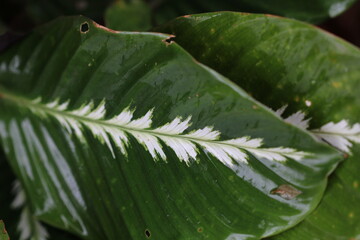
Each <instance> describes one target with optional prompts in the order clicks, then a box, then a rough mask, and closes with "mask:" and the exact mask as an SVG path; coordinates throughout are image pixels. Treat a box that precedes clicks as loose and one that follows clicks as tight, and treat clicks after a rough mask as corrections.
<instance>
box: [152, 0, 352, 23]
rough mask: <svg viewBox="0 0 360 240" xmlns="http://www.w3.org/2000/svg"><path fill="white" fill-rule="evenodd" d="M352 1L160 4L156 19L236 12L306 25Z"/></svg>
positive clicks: (253, 0) (229, 0)
mask: <svg viewBox="0 0 360 240" xmlns="http://www.w3.org/2000/svg"><path fill="white" fill-rule="evenodd" d="M355 1H356V0H302V1H298V0H271V1H269V0H182V1H173V0H164V1H162V2H161V4H159V6H158V9H157V11H156V13H157V19H158V20H159V22H164V21H166V20H170V19H171V18H175V17H178V16H181V15H184V14H193V13H203V12H213V11H224V10H226V11H240V12H252V13H271V14H276V15H280V16H284V17H289V18H296V19H299V20H303V21H309V22H321V21H323V20H325V19H327V18H333V17H335V16H337V15H339V14H341V13H342V12H344V11H345V10H346V9H347V8H349V7H350V6H351V5H352V4H353V3H354V2H355Z"/></svg>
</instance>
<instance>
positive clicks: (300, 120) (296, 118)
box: [275, 105, 311, 130]
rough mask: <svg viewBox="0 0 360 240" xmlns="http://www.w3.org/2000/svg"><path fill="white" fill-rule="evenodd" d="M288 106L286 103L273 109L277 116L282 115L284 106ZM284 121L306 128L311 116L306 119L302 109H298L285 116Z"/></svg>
mask: <svg viewBox="0 0 360 240" xmlns="http://www.w3.org/2000/svg"><path fill="white" fill-rule="evenodd" d="M287 107H288V105H284V106H282V107H281V108H279V109H278V110H276V111H275V113H276V114H277V115H278V116H279V117H282V115H283V114H284V112H285V110H286V108H287ZM283 119H284V121H285V122H287V123H290V124H292V125H295V126H297V127H299V128H301V129H304V130H306V129H308V128H309V122H310V119H311V118H308V119H306V114H305V113H304V112H302V111H298V112H296V113H294V114H291V115H290V116H289V117H287V118H283Z"/></svg>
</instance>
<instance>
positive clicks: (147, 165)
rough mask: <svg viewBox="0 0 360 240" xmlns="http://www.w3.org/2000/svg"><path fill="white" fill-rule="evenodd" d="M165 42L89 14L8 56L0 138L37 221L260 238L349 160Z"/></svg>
mask: <svg viewBox="0 0 360 240" xmlns="http://www.w3.org/2000/svg"><path fill="white" fill-rule="evenodd" d="M171 39H172V38H171V37H170V36H168V35H163V34H158V33H127V32H119V33H116V32H114V31H112V30H109V29H106V28H104V27H102V26H100V25H98V24H96V23H94V22H92V21H91V20H89V19H87V18H84V17H73V18H62V19H59V20H57V21H54V22H52V23H50V24H48V25H46V26H44V27H42V28H39V29H37V30H36V31H35V32H33V33H32V34H31V35H30V36H28V37H27V38H26V39H25V40H23V41H22V42H20V43H18V45H15V46H14V47H12V48H11V49H9V50H8V51H7V52H5V53H4V54H3V55H1V56H0V85H1V90H0V94H1V98H0V107H1V109H2V111H1V115H0V136H1V138H0V139H1V144H2V146H3V148H4V150H5V152H6V155H7V156H8V158H9V161H10V163H11V166H12V168H13V169H14V171H15V172H16V174H17V176H19V178H20V180H21V182H22V183H23V187H24V188H25V190H26V192H27V193H28V198H29V201H30V202H31V207H32V209H34V213H35V216H36V217H37V218H38V219H40V220H42V221H44V222H45V223H48V224H50V225H52V226H56V227H58V228H61V229H66V230H68V231H71V232H73V233H75V234H77V235H79V236H81V237H82V238H83V239H114V240H115V239H116V240H118V239H145V238H149V239H158V240H161V239H164V240H169V239H214V240H219V239H231V238H238V239H239V238H240V239H258V238H260V237H263V236H269V235H271V234H274V233H277V232H280V231H283V230H284V229H287V228H290V227H291V226H293V225H295V224H297V223H298V222H299V221H301V220H302V219H303V218H304V217H305V216H306V215H307V214H308V213H309V212H310V211H311V210H313V209H314V208H315V206H316V205H317V204H318V202H319V201H320V198H321V196H322V194H323V191H324V188H325V185H326V177H327V176H328V174H329V173H330V172H331V171H332V170H333V169H334V168H335V166H336V165H337V163H338V162H339V160H340V154H339V153H338V152H337V151H335V150H333V149H331V148H330V147H328V146H327V145H325V144H323V143H321V142H318V141H316V140H315V139H314V138H313V137H312V136H310V135H309V134H307V133H306V132H304V131H303V130H301V129H299V128H297V127H294V126H292V125H290V124H287V123H285V122H284V121H283V120H281V119H280V118H279V117H278V116H276V115H275V114H274V113H273V112H272V111H270V110H269V109H267V108H265V107H264V106H262V105H261V104H258V103H257V102H256V101H254V100H253V99H252V98H251V97H249V96H248V95H247V94H246V93H245V92H244V91H242V90H241V89H240V88H239V87H237V86H236V85H235V84H233V83H231V82H230V81H229V80H227V79H225V78H224V77H222V76H220V75H219V74H217V73H216V72H214V71H213V70H211V69H209V68H207V67H205V66H203V65H202V64H199V63H197V62H196V61H195V60H194V59H193V58H192V57H191V56H190V55H189V54H188V53H187V52H185V51H184V50H183V49H182V48H181V47H179V46H178V45H177V44H175V43H173V42H172V41H171Z"/></svg>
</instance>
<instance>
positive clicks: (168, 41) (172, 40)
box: [162, 35, 176, 46]
mask: <svg viewBox="0 0 360 240" xmlns="http://www.w3.org/2000/svg"><path fill="white" fill-rule="evenodd" d="M175 37H176V36H175V35H170V36H169V37H168V38H166V39H164V40H162V41H163V42H164V43H165V44H166V46H169V45H171V44H172V43H174V42H175Z"/></svg>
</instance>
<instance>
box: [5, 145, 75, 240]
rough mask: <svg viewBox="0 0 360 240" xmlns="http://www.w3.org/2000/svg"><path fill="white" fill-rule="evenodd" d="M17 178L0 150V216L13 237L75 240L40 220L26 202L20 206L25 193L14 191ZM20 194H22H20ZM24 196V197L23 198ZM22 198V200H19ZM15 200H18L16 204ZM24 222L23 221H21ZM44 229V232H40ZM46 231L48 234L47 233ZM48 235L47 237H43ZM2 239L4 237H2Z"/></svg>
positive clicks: (37, 239) (39, 239)
mask: <svg viewBox="0 0 360 240" xmlns="http://www.w3.org/2000/svg"><path fill="white" fill-rule="evenodd" d="M16 181H17V180H16V178H15V176H14V174H13V173H12V170H11V168H10V166H9V165H8V163H7V162H6V159H5V156H4V154H3V152H2V151H0V189H1V194H0V203H1V207H0V218H1V219H3V220H4V221H5V222H6V229H7V230H8V232H10V233H11V239H19V240H30V239H31V240H64V239H66V240H75V239H77V238H75V237H74V236H72V235H70V234H69V233H67V232H64V231H60V230H58V229H55V228H52V227H50V226H47V225H44V224H42V223H40V222H38V221H37V220H36V219H35V218H34V217H33V216H32V212H31V210H30V209H29V207H28V206H27V203H26V202H24V203H22V204H21V205H20V206H17V207H15V206H14V205H18V204H19V203H21V200H22V199H23V198H24V196H25V195H22V194H25V193H24V192H23V191H22V190H21V189H18V190H21V191H20V192H19V191H17V193H16V194H15V192H14V189H13V187H14V183H15V182H16ZM17 185H18V184H17ZM18 187H20V186H19V185H18ZM19 194H20V195H19ZM21 195H22V196H21ZM21 198H22V199H21ZM19 200H20V201H19ZM15 202H17V203H16V204H15ZM21 222H22V223H21ZM39 231H42V232H39ZM45 233H46V234H45ZM42 236H43V237H44V236H47V237H46V238H41V237H42ZM0 239H1V240H2V238H1V237H0ZM6 240H8V238H6Z"/></svg>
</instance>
